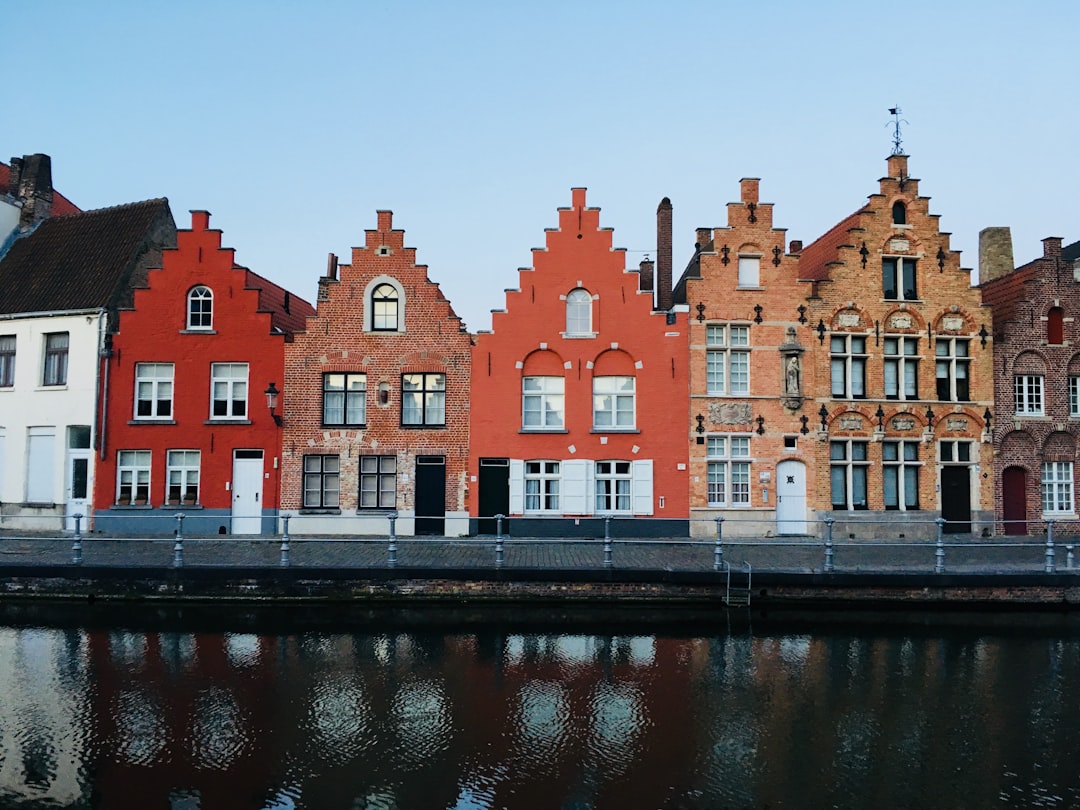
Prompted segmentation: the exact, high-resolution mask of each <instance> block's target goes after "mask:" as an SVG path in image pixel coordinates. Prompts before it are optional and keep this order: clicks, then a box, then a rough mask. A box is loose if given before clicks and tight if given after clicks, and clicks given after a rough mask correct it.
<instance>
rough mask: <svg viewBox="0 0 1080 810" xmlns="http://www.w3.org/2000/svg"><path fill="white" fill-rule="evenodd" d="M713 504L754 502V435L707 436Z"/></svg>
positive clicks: (742, 504)
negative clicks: (751, 439)
mask: <svg viewBox="0 0 1080 810" xmlns="http://www.w3.org/2000/svg"><path fill="white" fill-rule="evenodd" d="M706 442H707V444H706V454H707V461H706V465H707V467H706V471H707V478H708V500H709V506H732V507H735V506H749V505H750V437H749V436H709V437H708V438H707V439H706Z"/></svg>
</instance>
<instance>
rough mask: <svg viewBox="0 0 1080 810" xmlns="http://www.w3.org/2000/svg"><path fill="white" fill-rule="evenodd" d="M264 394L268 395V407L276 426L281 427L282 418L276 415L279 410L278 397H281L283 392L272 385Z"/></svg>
mask: <svg viewBox="0 0 1080 810" xmlns="http://www.w3.org/2000/svg"><path fill="white" fill-rule="evenodd" d="M263 393H264V394H266V407H267V408H268V409H269V410H270V416H271V417H273V419H274V424H275V425H277V426H278V427H281V417H280V416H279V415H278V414H276V413H274V411H276V410H277V404H278V397H279V396H281V392H280V391H278V390H277V386H276V385H275V384H274V383H270V386H269V387H268V388H267V389H266V390H265V391H263Z"/></svg>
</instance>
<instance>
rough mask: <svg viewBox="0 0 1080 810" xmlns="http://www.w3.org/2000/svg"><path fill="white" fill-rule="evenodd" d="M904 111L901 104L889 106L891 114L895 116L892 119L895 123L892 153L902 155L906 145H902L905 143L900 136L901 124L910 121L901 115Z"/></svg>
mask: <svg viewBox="0 0 1080 810" xmlns="http://www.w3.org/2000/svg"><path fill="white" fill-rule="evenodd" d="M903 112H904V111H903V110H901V109H900V107H899V106H897V107H889V115H891V116H892V117H893V120H892V125H893V146H892V153H893V154H894V155H902V154H904V147H903V146H901V144H902V143H903V139H902V138H901V137H900V125H901V124H906V123H908V122H907V121H905V120H904V119H903V118H901V117H900V116H901V114H902V113H903ZM885 126H889V125H888V124H886V125H885Z"/></svg>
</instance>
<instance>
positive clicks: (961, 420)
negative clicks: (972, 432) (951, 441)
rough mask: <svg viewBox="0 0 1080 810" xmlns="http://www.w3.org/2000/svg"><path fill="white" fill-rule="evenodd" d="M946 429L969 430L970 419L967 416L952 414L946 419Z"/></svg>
mask: <svg viewBox="0 0 1080 810" xmlns="http://www.w3.org/2000/svg"><path fill="white" fill-rule="evenodd" d="M945 429H946V430H967V429H968V420H967V417H966V416H950V417H949V418H948V419H946V420H945Z"/></svg>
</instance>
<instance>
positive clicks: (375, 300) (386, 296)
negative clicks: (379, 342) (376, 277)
mask: <svg viewBox="0 0 1080 810" xmlns="http://www.w3.org/2000/svg"><path fill="white" fill-rule="evenodd" d="M380 290H388V291H389V293H385V292H384V293H382V295H381V297H380ZM391 305H392V306H391ZM391 310H392V311H391ZM391 318H392V319H393V323H392V324H391V323H390V319H391ZM380 321H381V322H382V325H380ZM371 331H372V332H399V331H401V295H400V294H399V291H398V289H397V287H395V286H394V285H393V284H390V283H389V282H387V281H384V282H382V283H380V284H376V285H375V286H374V287H373V288H372V290H371Z"/></svg>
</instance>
